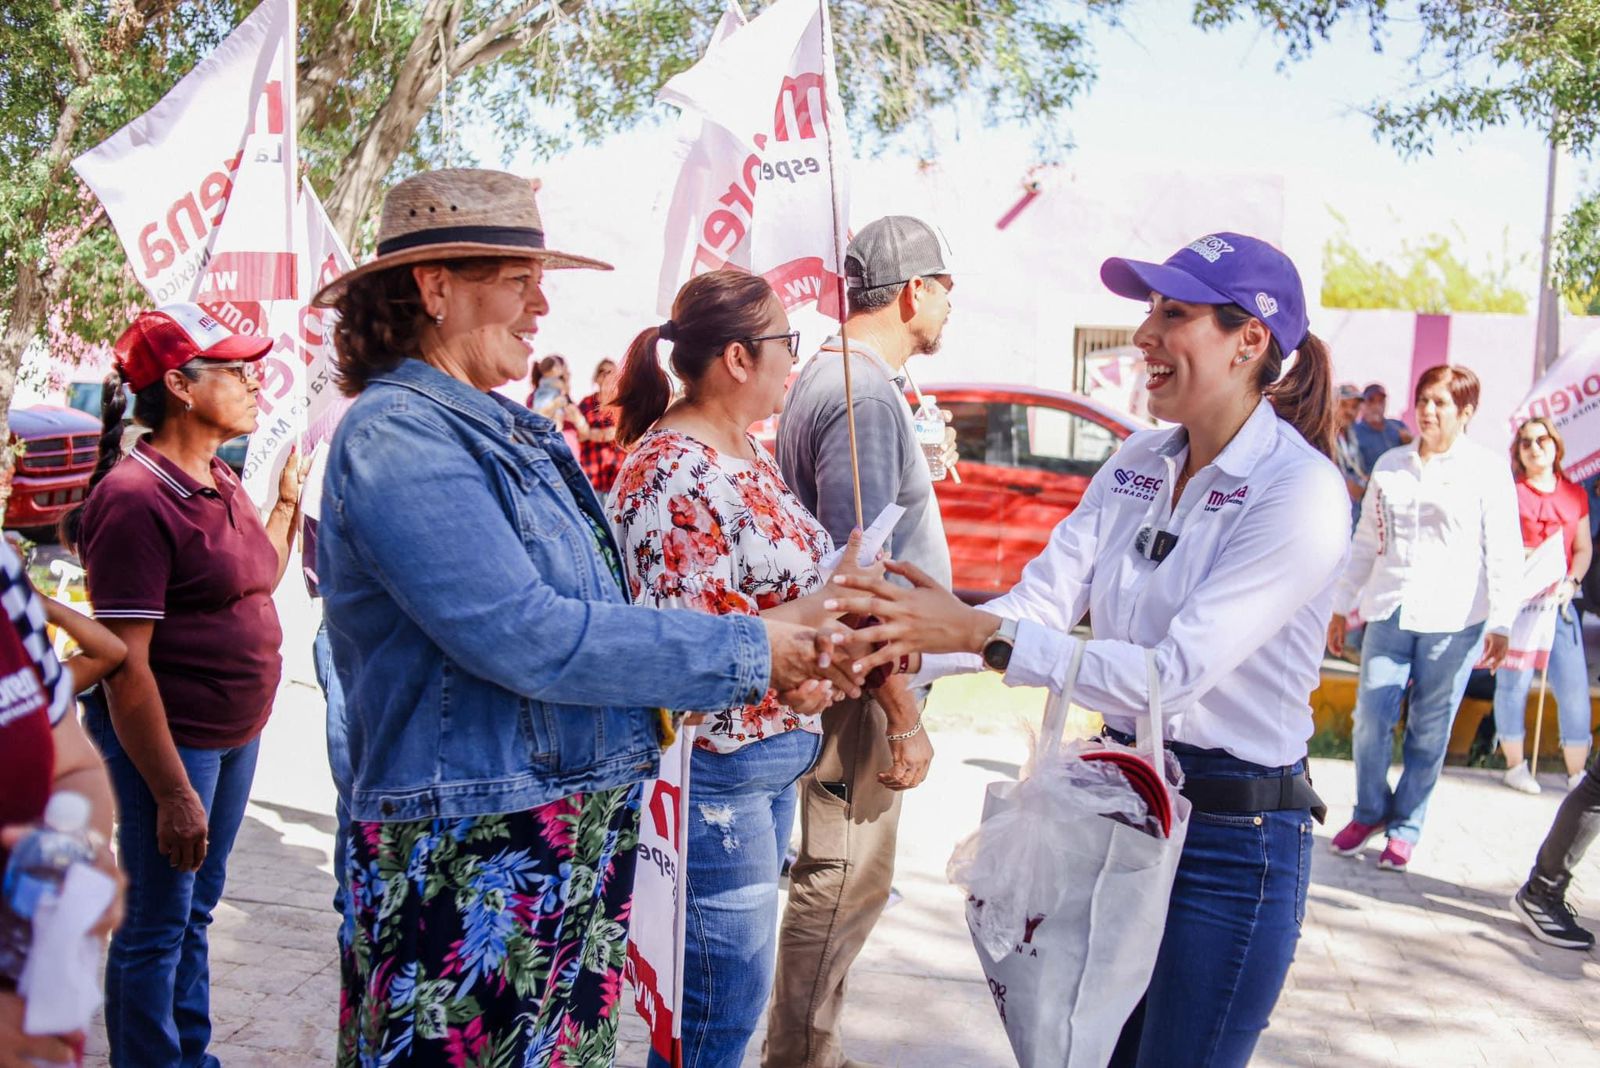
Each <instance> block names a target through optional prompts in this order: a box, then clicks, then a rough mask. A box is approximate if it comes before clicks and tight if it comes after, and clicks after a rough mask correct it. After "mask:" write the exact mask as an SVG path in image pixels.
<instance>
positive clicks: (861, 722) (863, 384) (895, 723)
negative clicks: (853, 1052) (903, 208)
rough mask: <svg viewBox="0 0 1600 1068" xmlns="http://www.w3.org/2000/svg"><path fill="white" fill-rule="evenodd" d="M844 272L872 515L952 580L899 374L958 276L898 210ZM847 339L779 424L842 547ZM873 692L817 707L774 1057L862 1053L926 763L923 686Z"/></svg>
mask: <svg viewBox="0 0 1600 1068" xmlns="http://www.w3.org/2000/svg"><path fill="white" fill-rule="evenodd" d="M845 283H846V289H847V296H848V302H849V307H848V308H847V317H846V333H847V334H848V335H849V339H850V360H851V363H850V369H851V379H852V385H853V392H854V396H855V421H856V439H857V443H858V454H859V456H860V458H861V507H862V512H863V516H864V518H865V520H866V521H867V522H869V523H870V522H871V521H872V520H873V518H874V517H875V516H876V515H877V514H878V513H879V512H880V511H882V510H883V508H884V506H885V505H889V504H898V505H900V506H901V507H902V508H904V509H905V514H904V515H903V516H901V518H900V521H899V522H898V523H897V524H896V525H895V528H894V531H893V532H892V534H891V535H890V538H889V541H888V543H887V544H886V545H885V546H884V548H885V549H886V551H888V552H889V553H890V554H891V555H892V556H894V557H895V558H896V559H898V560H905V561H908V562H909V563H912V564H915V565H916V566H918V567H920V568H921V569H922V570H923V571H925V572H927V573H928V574H929V575H931V576H933V577H934V578H936V579H938V580H939V581H940V582H942V583H944V584H945V585H946V586H948V585H949V584H950V550H949V548H948V546H947V545H946V543H945V537H944V524H943V523H942V522H941V521H940V518H939V503H938V501H937V500H935V499H934V496H933V481H932V478H931V477H930V475H929V472H928V463H927V459H926V457H925V456H924V454H923V451H922V449H921V447H920V446H919V445H918V443H917V439H916V434H915V432H914V429H913V424H912V419H911V407H910V405H909V403H908V402H907V400H906V397H905V393H904V386H903V385H902V373H903V372H902V368H904V367H905V364H906V361H907V360H909V359H910V358H911V357H913V356H917V355H921V354H925V353H932V352H935V351H937V350H938V348H939V340H940V336H941V334H942V333H943V331H944V324H945V320H946V319H947V318H948V317H949V315H950V289H951V287H952V285H953V284H954V283H953V282H952V281H951V278H950V269H949V267H948V266H947V264H946V260H945V254H944V249H943V247H942V242H941V241H940V239H939V235H938V233H936V232H935V231H934V229H933V228H932V227H930V226H928V225H927V224H926V223H924V222H922V221H920V220H918V219H913V218H910V217H907V216H902V215H893V216H889V217H887V218H883V219H879V220H877V221H876V222H874V223H871V224H870V225H868V226H867V227H865V228H864V229H863V230H862V231H861V232H860V233H859V234H857V235H856V238H855V240H853V241H851V242H850V247H849V249H848V250H847V252H846V253H845ZM843 349H844V346H843V342H842V340H841V339H840V338H838V337H832V338H829V339H828V340H827V341H826V342H824V343H823V345H822V348H821V349H820V350H819V351H818V352H817V354H816V355H815V356H814V357H812V359H811V361H810V362H809V363H808V364H807V365H806V366H805V368H804V369H802V370H801V372H800V375H799V377H798V378H797V379H796V380H795V383H794V385H793V387H792V388H791V389H790V390H789V395H788V398H787V399H786V400H785V402H784V408H783V418H782V420H781V423H780V425H779V430H778V462H779V464H780V465H781V466H782V468H783V477H784V479H785V480H786V481H787V482H788V483H789V488H790V489H792V490H793V491H794V493H795V495H796V496H798V497H799V498H800V500H801V502H802V503H804V504H805V506H806V507H807V508H809V509H810V510H811V512H812V514H814V515H815V516H816V517H817V518H818V519H819V520H821V521H822V525H823V526H824V527H826V528H827V530H828V533H830V534H831V535H833V539H834V541H835V542H836V543H837V544H839V545H843V544H844V543H845V539H846V538H848V537H849V535H850V531H851V529H852V528H853V527H854V526H855V525H856V511H855V495H854V491H853V488H852V478H851V469H850V440H849V432H848V429H847V424H846V413H845V389H844V352H843ZM874 696H875V698H876V700H874V699H873V698H869V697H866V696H863V697H862V698H861V699H860V700H858V701H844V702H841V703H840V704H837V705H835V706H834V707H833V708H832V709H830V710H829V711H828V712H827V714H826V715H824V716H823V717H822V727H823V742H822V753H821V755H820V756H819V757H818V758H817V764H816V766H815V767H814V768H813V769H812V771H811V773H810V774H809V775H807V776H806V777H805V779H803V780H802V781H801V795H800V806H799V807H800V833H801V842H800V854H799V857H798V859H797V860H796V861H795V863H794V865H793V867H792V868H791V870H790V873H789V904H788V908H787V910H786V911H785V913H784V917H783V928H782V931H781V933H780V935H779V939H778V967H777V977H776V980H775V982H774V987H773V999H772V1013H771V1016H770V1019H769V1020H768V1024H767V1043H766V1050H765V1056H764V1059H763V1062H762V1063H763V1064H764V1065H766V1066H767V1068H840V1066H841V1065H855V1064H859V1062H855V1061H849V1060H847V1059H846V1058H845V1056H844V1051H843V1049H842V1048H841V1045H840V1036H839V1018H840V1014H841V1013H842V1012H843V1010H844V988H845V979H846V977H847V975H848V973H849V970H850V965H851V964H852V963H854V961H855V959H856V955H857V954H858V953H860V951H861V947H862V946H863V945H864V944H865V943H866V940H867V936H868V935H870V934H871V933H872V928H873V925H874V924H876V923H877V921H878V916H879V915H880V914H881V913H882V912H883V908H884V905H885V904H886V903H887V902H888V899H889V889H890V885H889V884H890V880H891V878H892V877H893V875H894V851H895V834H896V831H897V829H898V827H899V822H900V792H901V791H903V790H907V789H910V788H911V787H914V786H916V785H917V784H918V783H920V782H921V781H922V780H923V778H924V777H925V776H926V775H927V771H928V764H929V762H930V761H931V760H932V759H933V747H932V745H931V744H930V743H929V741H928V736H927V734H926V733H925V732H924V731H923V730H922V722H921V716H922V704H923V702H924V700H925V699H926V697H927V694H926V692H923V693H913V692H911V691H909V690H908V689H907V688H906V687H905V685H904V683H903V682H902V681H901V680H899V679H891V680H890V682H889V684H888V685H887V686H885V687H883V688H882V689H880V690H878V691H876V693H875V695H874Z"/></svg>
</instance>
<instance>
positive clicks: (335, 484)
mask: <svg viewBox="0 0 1600 1068" xmlns="http://www.w3.org/2000/svg"><path fill="white" fill-rule="evenodd" d="M586 514H587V517H588V518H586ZM590 519H592V520H593V523H592V524H591V522H590ZM599 539H604V542H605V544H607V545H609V546H610V551H612V552H616V551H617V550H616V547H615V543H614V542H613V541H611V534H610V532H609V530H608V529H607V526H606V522H605V518H604V513H603V512H602V510H601V508H600V503H599V501H598V500H596V498H595V495H594V491H593V490H591V489H590V488H589V484H588V482H587V481H586V480H585V479H584V477H583V473H582V471H581V470H580V469H579V467H578V464H577V462H576V461H575V460H574V459H573V458H572V453H571V452H570V451H569V450H568V448H567V446H566V443H565V441H563V439H562V437H561V434H560V432H559V431H558V430H557V429H556V427H555V424H553V423H552V422H551V421H550V420H548V419H545V418H543V417H542V416H537V415H534V414H533V413H532V412H530V411H528V410H527V409H526V408H523V407H522V406H521V405H518V404H514V403H512V402H510V401H508V400H505V399H504V398H502V397H499V396H497V395H495V394H490V393H483V392H480V391H478V390H475V389H473V388H472V387H470V386H468V385H466V384H465V383H463V382H461V381H459V380H457V379H455V378H452V377H450V376H449V375H446V374H444V373H443V372H441V371H438V370H436V369H435V368H433V367H430V366H429V365H427V364H424V363H422V362H421V361H419V360H411V359H408V360H405V361H403V362H402V363H401V364H400V366H399V367H398V368H396V369H395V370H393V371H390V372H387V373H385V374H382V375H379V376H377V377H376V378H375V379H374V380H373V381H372V382H371V383H370V384H369V385H368V387H367V388H366V389H365V390H364V391H363V392H362V394H361V396H360V397H359V398H358V399H357V400H356V402H355V404H354V405H352V406H351V408H350V411H349V413H348V414H347V415H346V416H345V417H344V420H343V422H342V423H340V425H339V429H338V432H337V433H336V434H335V435H334V439H333V445H332V447H331V449H330V452H329V456H328V467H327V474H326V476H325V479H324V482H323V494H322V523H321V527H320V530H319V532H318V544H317V568H318V575H319V578H320V579H321V585H322V594H323V598H324V604H325V610H326V614H327V622H328V627H329V635H330V638H331V639H332V644H333V653H334V662H335V665H336V668H337V670H338V673H339V679H340V682H341V683H343V685H344V690H345V695H346V698H345V699H346V710H345V715H346V720H347V723H348V726H349V732H350V751H351V758H352V764H353V772H354V781H353V784H352V786H353V789H352V795H351V806H350V807H351V815H352V816H353V817H354V818H355V819H358V820H385V821H393V820H413V819H423V818H431V817H460V816H472V815H483V814H489V813H504V812H515V811H521V810H525V809H529V808H532V807H534V806H537V805H541V804H544V803H546V802H549V801H554V800H556V799H558V798H561V797H564V796H567V795H568V794H573V793H578V792H582V791H588V790H597V789H605V788H607V787H612V786H618V785H622V784H624V783H629V782H634V781H638V780H641V779H645V778H648V777H651V776H653V775H655V774H656V768H657V762H658V756H659V737H658V717H657V716H656V714H655V713H654V711H653V709H654V708H657V707H661V708H671V709H701V708H726V707H728V706H729V705H737V704H743V703H746V702H750V701H756V700H759V699H760V697H761V695H762V694H763V693H765V692H766V689H767V677H768V674H769V671H770V657H769V653H768V649H767V641H766V636H765V633H764V631H763V629H762V626H761V623H760V621H759V620H757V619H755V618H753V617H750V616H726V617H718V616H709V615H705V614H703V613H699V612H690V611H658V610H654V609H649V608H642V607H635V606H634V605H632V604H630V603H629V600H630V599H629V598H628V596H627V595H626V593H625V591H624V590H623V589H622V587H621V586H620V585H619V584H618V582H617V579H616V578H615V576H614V573H613V571H612V570H611V567H610V566H609V565H608V564H607V562H606V561H605V559H604V557H603V556H602V555H601V553H600V552H599V549H598V546H599V544H600V543H601V542H600V540H599Z"/></svg>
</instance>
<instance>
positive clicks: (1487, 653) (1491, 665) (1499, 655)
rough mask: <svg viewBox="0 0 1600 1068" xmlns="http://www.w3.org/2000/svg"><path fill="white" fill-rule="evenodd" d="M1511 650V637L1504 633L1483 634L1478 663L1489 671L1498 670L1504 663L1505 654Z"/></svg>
mask: <svg viewBox="0 0 1600 1068" xmlns="http://www.w3.org/2000/svg"><path fill="white" fill-rule="evenodd" d="M1510 651H1511V639H1510V638H1509V637H1507V636H1506V635H1504V634H1485V635H1484V636H1483V656H1482V658H1480V659H1479V661H1478V663H1479V664H1480V665H1482V666H1483V667H1486V668H1488V669H1489V670H1490V671H1495V670H1498V669H1499V667H1500V665H1501V664H1503V663H1505V660H1506V654H1507V653H1508V652H1510Z"/></svg>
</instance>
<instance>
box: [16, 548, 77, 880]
mask: <svg viewBox="0 0 1600 1068" xmlns="http://www.w3.org/2000/svg"><path fill="white" fill-rule="evenodd" d="M0 604H3V605H4V607H5V613H4V614H5V617H6V618H5V620H4V622H0V827H3V826H7V825H9V824H13V823H34V822H36V821H38V820H39V819H40V818H41V817H43V816H44V806H45V802H47V801H49V800H50V784H51V783H52V782H53V781H54V779H55V758H56V748H55V741H54V739H53V738H52V737H51V734H50V732H51V730H52V728H53V727H54V726H55V725H56V724H57V723H59V722H61V719H62V717H63V716H65V715H66V714H67V712H68V711H69V710H70V709H71V708H72V684H71V676H69V675H68V674H67V673H66V672H65V671H63V670H62V668H61V664H60V662H59V661H57V660H56V654H55V651H54V650H53V649H51V647H50V637H49V633H48V632H47V631H46V629H45V620H44V604H43V603H42V602H41V601H40V600H39V595H38V594H37V593H35V592H34V591H33V587H32V586H31V585H29V583H28V581H27V578H26V576H25V575H24V574H23V570H22V561H20V560H18V559H17V554H16V553H14V552H12V551H11V547H10V546H9V545H6V544H5V543H4V542H3V541H0ZM5 862H6V851H5V850H4V849H3V848H0V868H3V867H4V865H5Z"/></svg>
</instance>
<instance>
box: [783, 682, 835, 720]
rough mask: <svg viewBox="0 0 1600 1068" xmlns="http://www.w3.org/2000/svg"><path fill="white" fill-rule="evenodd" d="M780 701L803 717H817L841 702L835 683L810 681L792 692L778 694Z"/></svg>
mask: <svg viewBox="0 0 1600 1068" xmlns="http://www.w3.org/2000/svg"><path fill="white" fill-rule="evenodd" d="M778 700H779V701H781V702H783V703H784V704H785V705H788V706H789V708H791V709H793V710H794V711H795V712H798V713H799V714H800V715H802V716H815V715H817V714H818V713H819V712H826V711H827V710H828V708H829V706H831V705H832V704H833V703H834V702H835V701H837V700H839V695H838V694H837V693H835V692H834V689H833V683H831V682H827V681H818V680H816V679H810V680H808V681H806V682H802V683H801V684H800V685H799V686H796V687H795V688H794V689H792V690H784V691H783V692H782V693H780V694H778Z"/></svg>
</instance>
